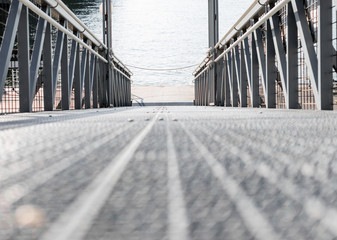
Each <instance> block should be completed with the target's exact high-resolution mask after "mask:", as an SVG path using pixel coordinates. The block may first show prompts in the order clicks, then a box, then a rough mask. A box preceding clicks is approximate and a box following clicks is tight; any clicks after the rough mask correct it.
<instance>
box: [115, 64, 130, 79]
mask: <svg viewBox="0 0 337 240" xmlns="http://www.w3.org/2000/svg"><path fill="white" fill-rule="evenodd" d="M113 66H114V69H115V70H116V71H117V72H119V73H120V74H122V75H123V76H124V77H125V78H126V79H127V80H129V81H130V82H131V81H132V80H131V78H130V77H129V76H128V75H126V74H125V73H123V72H122V71H121V70H119V69H118V68H116V66H115V65H114V64H113Z"/></svg>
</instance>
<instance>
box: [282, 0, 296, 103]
mask: <svg viewBox="0 0 337 240" xmlns="http://www.w3.org/2000/svg"><path fill="white" fill-rule="evenodd" d="M286 9H287V10H286V11H287V56H286V57H287V78H286V79H287V93H286V96H285V97H286V98H287V101H286V102H287V103H288V106H287V108H293V109H296V108H298V66H297V65H298V53H297V45H298V43H297V42H298V39H297V38H298V35H297V25H296V19H295V15H294V11H293V7H292V5H291V3H288V5H287V7H286Z"/></svg>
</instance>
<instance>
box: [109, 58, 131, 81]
mask: <svg viewBox="0 0 337 240" xmlns="http://www.w3.org/2000/svg"><path fill="white" fill-rule="evenodd" d="M112 58H113V60H115V62H117V63H118V64H119V65H122V67H123V68H124V70H125V71H127V72H128V73H129V74H130V76H132V75H133V73H132V72H131V71H130V69H129V68H128V67H127V66H125V64H124V63H123V62H122V61H121V60H119V58H117V57H116V55H112Z"/></svg>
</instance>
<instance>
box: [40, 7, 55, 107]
mask: <svg viewBox="0 0 337 240" xmlns="http://www.w3.org/2000/svg"><path fill="white" fill-rule="evenodd" d="M49 15H50V11H49ZM52 66H53V61H52V39H51V25H50V23H48V22H47V25H46V33H45V38H44V43H43V70H42V71H43V72H42V79H43V80H42V81H43V98H44V110H45V111H52V110H53V81H52V80H53V67H52Z"/></svg>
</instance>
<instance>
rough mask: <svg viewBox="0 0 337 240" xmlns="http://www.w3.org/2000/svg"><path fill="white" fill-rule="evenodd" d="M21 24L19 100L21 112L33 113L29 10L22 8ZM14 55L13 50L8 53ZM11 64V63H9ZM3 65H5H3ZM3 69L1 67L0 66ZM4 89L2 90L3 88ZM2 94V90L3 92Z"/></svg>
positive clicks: (19, 32) (19, 28)
mask: <svg viewBox="0 0 337 240" xmlns="http://www.w3.org/2000/svg"><path fill="white" fill-rule="evenodd" d="M19 18H20V24H19V27H18V35H17V37H18V53H19V54H18V62H19V88H20V90H19V99H20V112H31V111H32V104H31V101H30V99H31V97H30V94H31V92H30V84H31V83H30V78H29V77H30V68H29V64H30V53H29V49H30V45H29V18H28V8H27V7H26V6H23V7H22V10H21V16H20V17H19ZM8 52H10V53H12V50H10V51H8ZM8 62H9V61H8ZM1 65H3V64H1ZM0 67H1V66H0ZM1 89H2V88H1ZM1 93H2V90H1Z"/></svg>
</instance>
